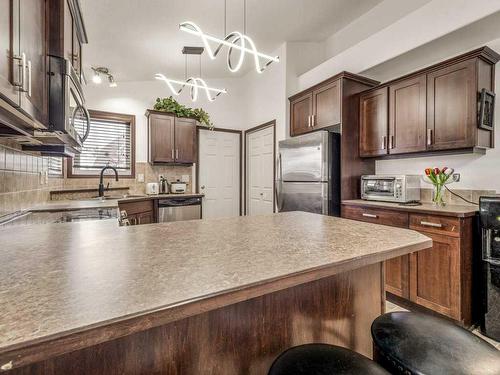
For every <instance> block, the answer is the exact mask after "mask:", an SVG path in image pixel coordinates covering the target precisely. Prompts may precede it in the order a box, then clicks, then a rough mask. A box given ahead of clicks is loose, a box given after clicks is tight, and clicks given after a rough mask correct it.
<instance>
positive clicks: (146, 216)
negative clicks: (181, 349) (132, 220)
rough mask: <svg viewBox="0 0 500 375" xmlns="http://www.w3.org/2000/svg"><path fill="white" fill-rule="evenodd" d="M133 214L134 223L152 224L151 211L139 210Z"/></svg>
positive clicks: (152, 216)
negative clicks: (134, 217)
mask: <svg viewBox="0 0 500 375" xmlns="http://www.w3.org/2000/svg"><path fill="white" fill-rule="evenodd" d="M135 216H136V224H137V225H141V224H152V223H154V222H155V220H154V215H153V211H148V212H141V213H139V214H137V215H135Z"/></svg>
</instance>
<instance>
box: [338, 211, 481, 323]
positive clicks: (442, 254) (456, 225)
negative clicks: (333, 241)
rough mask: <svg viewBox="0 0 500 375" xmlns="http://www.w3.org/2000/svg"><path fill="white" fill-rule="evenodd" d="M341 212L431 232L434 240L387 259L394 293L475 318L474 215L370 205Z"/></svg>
mask: <svg viewBox="0 0 500 375" xmlns="http://www.w3.org/2000/svg"><path fill="white" fill-rule="evenodd" d="M342 217H344V218H346V219H353V220H359V221H366V222H370V223H377V224H383V225H390V226H396V227H403V228H404V227H406V228H409V229H413V230H417V231H419V232H420V233H422V234H425V235H426V236H428V237H430V238H431V239H432V241H433V246H432V248H430V249H426V250H422V251H418V252H415V253H412V254H410V255H406V256H402V257H398V258H394V259H391V260H388V261H386V262H385V263H384V265H385V289H386V291H387V292H388V293H390V295H394V296H397V297H401V298H403V299H405V300H407V301H409V303H413V304H417V305H419V306H423V307H425V308H428V309H430V310H433V311H435V312H437V313H440V314H442V315H445V316H448V317H450V318H452V319H455V320H457V321H459V322H461V323H462V324H464V325H466V326H469V325H470V324H471V323H472V251H473V243H472V231H473V223H472V218H471V217H451V216H440V215H435V214H420V213H411V212H410V213H409V212H405V211H401V210H398V211H396V210H391V209H382V208H374V207H372V206H369V205H366V206H362V205H357V204H356V205H351V204H343V205H342Z"/></svg>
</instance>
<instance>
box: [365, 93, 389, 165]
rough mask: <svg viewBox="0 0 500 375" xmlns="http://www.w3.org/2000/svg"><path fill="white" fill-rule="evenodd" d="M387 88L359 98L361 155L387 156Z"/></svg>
mask: <svg viewBox="0 0 500 375" xmlns="http://www.w3.org/2000/svg"><path fill="white" fill-rule="evenodd" d="M387 100H388V94H387V87H382V88H380V89H376V90H371V91H369V92H366V93H363V94H361V95H360V98H359V111H360V112H359V124H360V125H359V154H360V155H361V156H378V155H385V154H387V121H388V119H387Z"/></svg>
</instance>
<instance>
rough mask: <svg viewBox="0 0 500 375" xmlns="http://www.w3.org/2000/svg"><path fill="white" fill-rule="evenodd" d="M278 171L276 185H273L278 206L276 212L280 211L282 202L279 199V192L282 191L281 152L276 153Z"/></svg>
mask: <svg viewBox="0 0 500 375" xmlns="http://www.w3.org/2000/svg"><path fill="white" fill-rule="evenodd" d="M276 164H277V168H276V170H277V171H278V176H277V181H276V186H275V194H276V205H277V207H278V212H280V211H281V210H282V208H283V202H282V200H281V198H282V196H281V192H282V191H283V170H282V167H281V152H280V153H279V154H278V160H277V161H276Z"/></svg>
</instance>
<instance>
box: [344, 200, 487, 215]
mask: <svg viewBox="0 0 500 375" xmlns="http://www.w3.org/2000/svg"><path fill="white" fill-rule="evenodd" d="M342 204H345V205H350V206H365V207H376V208H388V209H391V210H396V211H405V212H416V213H425V214H431V215H432V214H435V215H441V216H454V217H469V216H474V215H475V214H476V213H477V212H478V211H479V206H477V205H472V204H464V205H453V204H447V205H446V206H444V207H436V206H434V205H433V204H432V203H422V205H420V206H404V205H401V204H399V203H390V202H378V201H367V200H363V199H354V200H344V201H342Z"/></svg>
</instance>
